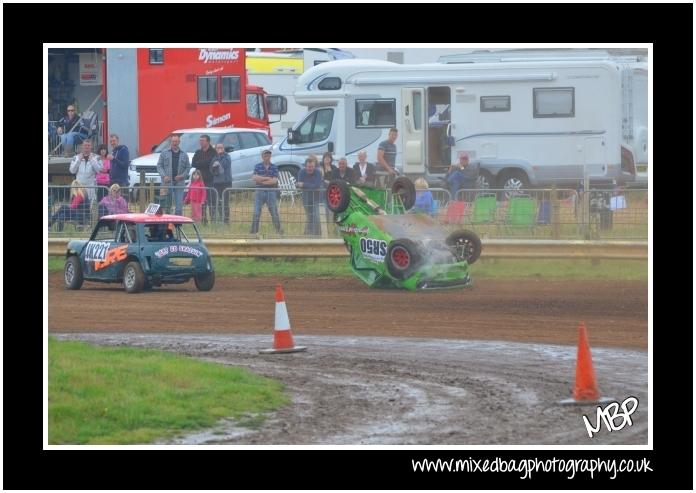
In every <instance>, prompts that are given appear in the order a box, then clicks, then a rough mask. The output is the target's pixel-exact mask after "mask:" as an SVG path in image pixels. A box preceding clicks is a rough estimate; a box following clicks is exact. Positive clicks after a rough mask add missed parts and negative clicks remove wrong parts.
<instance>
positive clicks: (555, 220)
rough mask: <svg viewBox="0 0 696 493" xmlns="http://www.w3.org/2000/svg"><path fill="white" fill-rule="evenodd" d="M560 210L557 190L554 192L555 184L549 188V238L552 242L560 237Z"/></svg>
mask: <svg viewBox="0 0 696 493" xmlns="http://www.w3.org/2000/svg"><path fill="white" fill-rule="evenodd" d="M560 209H561V204H560V202H559V201H558V190H556V184H555V183H554V184H553V186H552V187H551V238H552V239H554V240H558V239H559V238H560V237H561V223H560V217H561V214H560Z"/></svg>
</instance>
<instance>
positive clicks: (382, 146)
mask: <svg viewBox="0 0 696 493" xmlns="http://www.w3.org/2000/svg"><path fill="white" fill-rule="evenodd" d="M398 135H399V131H398V130H397V129H396V128H390V129H389V137H388V138H387V140H383V141H382V142H380V143H379V147H378V148H377V164H379V166H380V167H381V168H382V170H384V171H386V172H387V173H389V179H388V180H387V185H389V183H391V181H392V180H393V178H394V177H395V176H396V144H395V142H396V138H397V137H398Z"/></svg>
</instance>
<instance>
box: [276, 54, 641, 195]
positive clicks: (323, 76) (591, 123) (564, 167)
mask: <svg viewBox="0 0 696 493" xmlns="http://www.w3.org/2000/svg"><path fill="white" fill-rule="evenodd" d="M294 95H295V100H296V101H297V102H298V103H299V104H302V105H304V106H306V107H307V108H308V112H307V114H306V115H305V116H304V118H302V119H301V120H300V121H299V122H298V123H297V124H296V125H295V126H294V127H293V128H292V129H291V130H290V131H289V132H288V137H287V138H286V139H284V140H282V141H281V142H279V143H278V144H276V145H274V162H275V164H277V165H279V166H288V167H290V166H294V167H297V168H298V169H299V166H301V163H302V161H303V159H304V157H305V156H306V155H307V154H310V153H311V154H316V155H317V156H320V155H321V154H322V153H323V152H325V151H332V152H334V155H335V156H338V157H340V156H346V157H348V160H349V162H350V163H352V162H354V161H356V160H357V153H358V152H359V151H361V150H365V151H366V152H367V153H368V160H369V161H372V162H375V161H376V155H377V147H378V145H379V143H380V142H381V141H383V140H385V139H386V138H387V135H388V132H389V128H390V127H397V128H398V130H399V137H398V139H397V141H396V147H397V157H396V166H397V169H399V170H400V171H402V172H403V173H405V174H407V175H412V176H425V177H426V179H428V180H429V181H435V182H437V181H439V179H440V178H442V177H443V176H444V173H445V172H446V170H447V168H448V167H449V165H450V163H453V162H457V156H458V154H459V153H467V154H468V155H469V157H470V158H471V159H472V160H478V161H479V162H480V163H481V174H482V176H483V177H484V178H485V181H487V182H488V185H491V186H497V187H502V188H508V189H514V188H526V187H528V186H530V185H533V186H538V185H542V186H548V185H552V184H556V185H558V186H570V185H574V184H577V183H579V182H580V181H582V179H583V177H584V176H585V175H587V176H589V178H590V179H591V180H593V181H605V182H611V181H612V180H616V181H617V182H624V181H627V180H632V179H633V177H634V175H635V167H634V164H633V161H632V159H630V153H622V135H621V134H622V119H621V115H622V108H621V104H622V99H621V75H620V70H619V66H618V65H617V64H616V63H614V62H612V61H609V60H590V61H584V60H583V61H567V60H558V61H548V62H544V63H540V62H533V63H530V62H522V61H520V62H510V63H506V64H501V63H476V64H452V65H445V64H437V63H434V64H420V65H400V64H395V63H391V62H386V61H378V60H340V61H334V62H327V63H322V64H321V65H318V66H316V67H314V68H312V69H309V70H307V71H306V72H305V73H304V74H303V75H302V76H300V78H299V79H298V82H297V86H296V90H295V93H294ZM622 154H623V156H624V160H623V161H622Z"/></svg>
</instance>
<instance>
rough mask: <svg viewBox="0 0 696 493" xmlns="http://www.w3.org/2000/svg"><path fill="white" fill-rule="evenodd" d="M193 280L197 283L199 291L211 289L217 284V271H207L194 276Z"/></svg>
mask: <svg viewBox="0 0 696 493" xmlns="http://www.w3.org/2000/svg"><path fill="white" fill-rule="evenodd" d="M193 282H194V283H195V284H196V289H198V291H210V290H211V289H213V286H215V272H206V273H205V274H198V275H196V276H194V278H193Z"/></svg>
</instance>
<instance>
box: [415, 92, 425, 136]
mask: <svg viewBox="0 0 696 493" xmlns="http://www.w3.org/2000/svg"><path fill="white" fill-rule="evenodd" d="M413 128H414V130H421V129H422V128H423V94H422V93H420V92H414V93H413Z"/></svg>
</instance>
